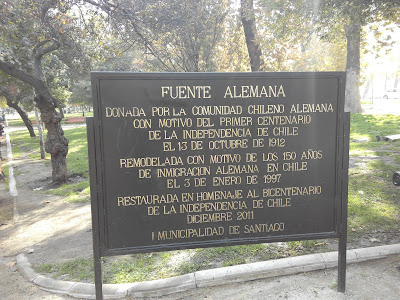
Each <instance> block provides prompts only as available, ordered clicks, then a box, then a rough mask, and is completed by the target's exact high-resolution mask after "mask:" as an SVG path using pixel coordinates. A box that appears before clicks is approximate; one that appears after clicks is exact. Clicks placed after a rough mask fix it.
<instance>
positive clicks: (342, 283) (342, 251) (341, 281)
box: [337, 113, 350, 293]
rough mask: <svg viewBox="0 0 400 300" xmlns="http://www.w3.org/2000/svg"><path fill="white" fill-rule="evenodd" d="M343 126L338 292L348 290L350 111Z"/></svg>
mask: <svg viewBox="0 0 400 300" xmlns="http://www.w3.org/2000/svg"><path fill="white" fill-rule="evenodd" d="M343 117H344V122H343V123H344V126H343V134H342V136H343V155H342V162H343V164H342V170H341V173H342V180H341V182H342V188H341V200H342V201H341V206H342V207H341V220H340V222H339V224H340V225H339V228H340V229H339V233H340V236H339V249H338V285H337V290H338V292H341V293H344V292H345V291H346V264H347V259H346V258H347V255H346V251H347V203H348V201H347V200H348V181H349V180H348V169H349V141H350V139H349V137H350V136H349V134H350V113H345V114H344V115H343Z"/></svg>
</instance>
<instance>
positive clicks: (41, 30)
mask: <svg viewBox="0 0 400 300" xmlns="http://www.w3.org/2000/svg"><path fill="white" fill-rule="evenodd" d="M78 4H80V5H81V4H82V3H81V2H79V3H76V1H72V0H71V1H61V0H47V1H35V0H13V1H12V2H11V1H2V2H0V10H1V12H2V18H1V19H0V31H1V36H0V70H1V71H2V72H3V73H5V74H7V75H8V76H11V77H13V78H15V79H18V80H20V81H22V82H24V83H25V84H27V85H29V86H31V87H32V88H33V90H34V93H35V97H34V101H35V102H36V105H37V107H38V108H39V110H40V115H41V119H42V121H43V122H44V124H45V127H46V129H47V139H46V143H45V149H46V152H48V153H49V154H50V155H51V162H52V179H53V182H54V183H61V182H65V181H66V179H67V165H66V156H67V153H68V140H67V139H66V138H65V136H64V132H63V130H62V128H61V125H60V121H61V119H62V115H61V114H60V111H59V110H60V109H61V107H62V103H61V101H60V100H59V99H58V98H56V97H55V96H54V92H53V90H52V88H51V85H52V84H53V83H55V82H56V81H57V80H54V78H51V77H52V75H51V74H52V73H53V74H54V73H57V72H58V71H59V70H60V65H62V66H63V70H67V69H68V70H71V71H70V72H71V73H73V72H77V70H79V69H84V68H88V67H89V60H88V59H87V57H88V56H85V55H84V54H85V53H86V52H88V53H93V54H92V55H95V54H96V53H99V49H96V47H97V48H98V42H97V43H96V42H93V39H94V38H97V37H98V35H96V34H95V33H93V32H92V31H91V30H92V29H93V28H94V27H95V26H96V23H95V22H87V21H88V19H87V18H91V19H90V20H95V19H96V18H98V16H97V15H96V14H95V13H93V12H90V11H87V12H85V15H83V14H77V13H78V12H79V7H77V6H76V5H78ZM73 7H75V9H72V8H73ZM85 18H86V19H85ZM87 41H92V42H91V43H89V42H87ZM90 46H91V48H90V49H89V50H90V51H89V50H88V49H86V48H89V47H90ZM85 47H86V48H85ZM85 50H88V51H85ZM101 50H104V48H102V49H101ZM56 67H57V68H56ZM54 68H55V69H56V70H54Z"/></svg>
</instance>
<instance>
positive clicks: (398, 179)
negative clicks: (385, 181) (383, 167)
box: [393, 172, 400, 186]
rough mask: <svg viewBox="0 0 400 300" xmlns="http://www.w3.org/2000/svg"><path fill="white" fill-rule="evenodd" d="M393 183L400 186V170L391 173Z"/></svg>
mask: <svg viewBox="0 0 400 300" xmlns="http://www.w3.org/2000/svg"><path fill="white" fill-rule="evenodd" d="M393 184H394V185H396V186H400V172H395V173H394V174H393Z"/></svg>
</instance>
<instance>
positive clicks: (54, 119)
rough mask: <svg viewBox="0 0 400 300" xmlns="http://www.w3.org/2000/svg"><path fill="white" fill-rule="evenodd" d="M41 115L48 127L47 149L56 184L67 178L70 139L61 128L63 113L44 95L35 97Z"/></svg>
mask: <svg viewBox="0 0 400 300" xmlns="http://www.w3.org/2000/svg"><path fill="white" fill-rule="evenodd" d="M35 102H36V104H37V107H38V108H39V110H40V116H41V119H42V121H43V122H44V124H45V127H46V129H47V139H46V142H45V150H46V152H47V153H49V154H50V156H51V166H52V178H53V183H54V184H59V183H63V182H65V181H66V180H67V177H68V174H67V154H68V140H67V139H66V138H65V136H64V131H63V129H62V128H61V124H60V121H61V115H60V113H59V112H57V110H56V108H55V107H54V105H53V104H52V101H51V100H50V99H46V96H44V95H38V96H37V97H36V98H35Z"/></svg>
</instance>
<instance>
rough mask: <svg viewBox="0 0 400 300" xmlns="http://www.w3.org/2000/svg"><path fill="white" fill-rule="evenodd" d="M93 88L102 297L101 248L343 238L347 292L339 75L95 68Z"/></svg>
mask: <svg viewBox="0 0 400 300" xmlns="http://www.w3.org/2000/svg"><path fill="white" fill-rule="evenodd" d="M92 89H93V99H94V119H93V120H90V119H89V120H88V123H87V124H88V144H89V160H90V179H91V196H92V217H93V239H94V241H93V242H94V254H95V255H94V256H95V266H97V267H96V268H95V269H96V271H95V272H96V274H97V275H96V291H97V292H98V294H100V295H101V266H100V258H101V257H103V256H110V255H123V254H132V253H142V252H150V251H168V250H173V249H187V248H197V247H215V246H227V245H239V244H251V243H266V242H277V241H291V240H306V239H320V238H339V244H340V246H339V277H338V290H339V291H342V292H343V291H344V287H345V269H346V242H347V239H346V237H347V221H346V220H347V180H348V179H347V169H348V148H349V145H348V135H349V114H346V113H344V91H345V74H344V73H340V72H329V73H325V72H324V73H111V72H95V73H92ZM96 260H97V261H98V263H96ZM99 274H100V275H99ZM99 286H100V287H99ZM100 297H101V296H99V299H101V298H100Z"/></svg>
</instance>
